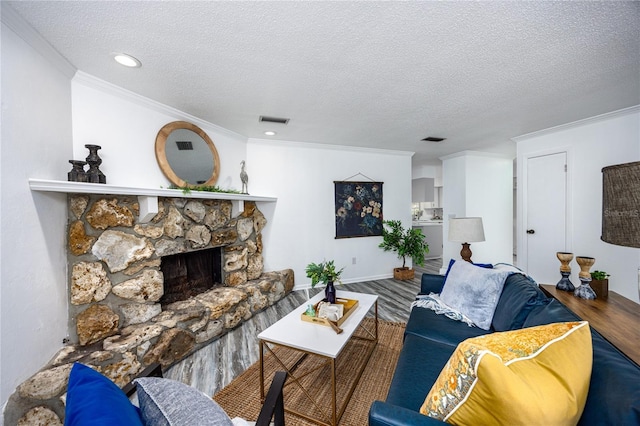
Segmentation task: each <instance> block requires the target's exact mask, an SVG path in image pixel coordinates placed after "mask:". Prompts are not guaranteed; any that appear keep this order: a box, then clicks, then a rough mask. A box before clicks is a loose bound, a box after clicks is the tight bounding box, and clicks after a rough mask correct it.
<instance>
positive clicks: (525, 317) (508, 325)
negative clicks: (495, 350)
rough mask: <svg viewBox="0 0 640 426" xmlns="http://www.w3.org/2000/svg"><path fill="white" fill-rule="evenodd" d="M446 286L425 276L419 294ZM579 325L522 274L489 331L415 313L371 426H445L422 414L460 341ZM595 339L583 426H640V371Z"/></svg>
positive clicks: (510, 283)
mask: <svg viewBox="0 0 640 426" xmlns="http://www.w3.org/2000/svg"><path fill="white" fill-rule="evenodd" d="M443 285H444V277H443V276H440V275H431V274H424V275H423V276H422V283H421V292H420V293H421V294H429V293H440V292H441V290H442V288H443ZM579 320H580V319H579V318H578V317H576V316H575V315H574V314H573V313H572V312H571V311H569V310H568V309H567V308H566V307H565V306H564V305H562V304H561V303H559V302H558V301H557V300H555V299H548V298H547V297H545V295H544V293H542V291H541V290H540V289H539V288H538V287H537V285H536V284H535V283H533V282H532V281H531V280H529V279H528V278H527V277H525V276H524V275H522V274H513V275H510V276H509V277H508V278H507V279H506V281H505V284H504V287H503V290H502V293H501V295H500V298H499V300H498V304H497V307H496V310H495V313H494V316H493V321H492V324H491V329H490V330H482V329H480V328H475V327H469V326H468V325H467V324H464V323H462V322H459V321H455V320H452V319H449V318H447V317H445V316H444V315H437V314H435V313H434V312H433V311H431V310H429V309H424V308H414V309H413V310H412V312H411V315H410V317H409V321H408V322H407V327H406V332H405V339H404V344H403V347H402V351H401V353H400V357H399V360H398V363H397V365H396V370H395V373H394V376H393V380H392V382H391V386H390V389H389V393H388V395H387V399H386V401H385V402H382V401H375V402H374V403H373V404H372V406H371V409H370V411H369V425H372V426H383V425H385V426H389V425H435V424H443V423H442V422H441V421H440V420H437V419H434V418H431V417H427V416H425V415H422V414H420V412H419V410H420V407H421V405H422V404H423V402H424V400H425V398H426V396H427V394H428V393H429V390H430V389H431V387H432V385H433V384H434V382H435V381H436V379H437V378H438V376H439V374H440V371H441V370H442V368H443V367H444V366H445V364H446V363H447V361H448V360H449V357H450V356H451V355H452V353H453V352H454V350H455V349H456V346H457V345H458V343H460V342H461V341H463V340H465V339H467V338H471V337H476V336H480V335H483V334H487V333H492V332H495V331H508V330H515V329H520V328H524V327H532V326H536V325H543V324H551V323H556V322H569V321H579ZM591 338H592V346H593V365H592V373H591V380H590V384H589V392H588V394H587V400H586V405H585V408H584V411H583V413H582V416H581V417H580V420H579V422H578V424H579V425H640V367H639V366H638V365H637V364H635V363H634V362H633V361H632V360H630V359H629V358H627V357H626V356H625V355H624V354H622V353H621V352H620V351H619V350H618V349H616V348H615V347H614V346H613V345H611V344H610V343H609V342H608V341H606V340H605V339H604V338H603V337H602V336H601V335H600V334H598V333H597V332H596V331H595V330H593V329H591ZM638 344H640V342H639V343H638ZM559 397H561V396H559Z"/></svg>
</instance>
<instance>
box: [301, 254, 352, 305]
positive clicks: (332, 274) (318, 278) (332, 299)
mask: <svg viewBox="0 0 640 426" xmlns="http://www.w3.org/2000/svg"><path fill="white" fill-rule="evenodd" d="M342 271H344V268H342V269H340V270H339V271H336V266H335V265H334V263H333V260H329V261H326V260H325V261H324V262H322V263H318V264H316V263H310V264H308V265H307V269H306V270H305V272H306V273H307V277H308V278H311V288H314V287H315V286H316V284H318V283H324V284H325V285H326V287H325V290H324V294H325V297H326V298H327V302H329V303H336V288H335V287H334V286H333V284H334V283H338V284H340V283H341V281H340V275H341V274H342Z"/></svg>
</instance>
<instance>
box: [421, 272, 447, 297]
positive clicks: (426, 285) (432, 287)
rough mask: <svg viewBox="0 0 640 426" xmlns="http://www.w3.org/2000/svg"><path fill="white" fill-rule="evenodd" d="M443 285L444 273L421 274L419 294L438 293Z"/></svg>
mask: <svg viewBox="0 0 640 426" xmlns="http://www.w3.org/2000/svg"><path fill="white" fill-rule="evenodd" d="M442 287H444V275H435V274H422V280H421V281H420V294H429V293H440V292H441V291H442Z"/></svg>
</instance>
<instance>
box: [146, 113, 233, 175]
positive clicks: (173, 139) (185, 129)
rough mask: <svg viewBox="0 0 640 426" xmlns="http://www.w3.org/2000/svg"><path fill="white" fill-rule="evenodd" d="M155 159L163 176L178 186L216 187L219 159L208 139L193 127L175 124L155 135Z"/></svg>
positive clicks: (180, 123) (201, 131) (179, 122)
mask: <svg viewBox="0 0 640 426" xmlns="http://www.w3.org/2000/svg"><path fill="white" fill-rule="evenodd" d="M156 159H157V160H158V166H160V169H161V170H162V173H164V175H165V176H166V177H167V179H169V181H171V183H173V184H174V185H177V186H179V187H185V186H200V185H207V186H211V185H215V183H216V181H217V180H218V175H219V174H220V157H218V151H217V150H216V147H215V145H213V142H212V141H211V139H210V138H209V136H208V135H207V134H206V133H205V132H204V131H203V130H202V129H201V128H200V127H198V126H196V125H195V124H191V123H188V122H186V121H174V122H172V123H169V124H167V125H166V126H164V127H163V128H162V129H160V131H159V132H158V136H157V137H156Z"/></svg>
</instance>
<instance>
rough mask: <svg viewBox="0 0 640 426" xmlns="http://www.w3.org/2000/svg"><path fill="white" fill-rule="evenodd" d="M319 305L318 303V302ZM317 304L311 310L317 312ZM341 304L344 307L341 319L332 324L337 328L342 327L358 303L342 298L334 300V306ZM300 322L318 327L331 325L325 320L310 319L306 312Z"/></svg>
mask: <svg viewBox="0 0 640 426" xmlns="http://www.w3.org/2000/svg"><path fill="white" fill-rule="evenodd" d="M318 303H320V302H318ZM318 303H316V304H315V305H314V307H313V309H314V310H315V311H316V312H318ZM338 303H339V304H341V305H344V311H343V314H342V318H340V319H339V320H338V321H334V324H337V325H338V327H339V326H341V325H342V323H344V321H345V320H346V319H347V318H349V316H350V315H351V314H352V313H353V311H355V310H356V307H357V306H358V301H357V300H355V299H343V298H337V299H336V304H338ZM301 317H302V321H307V322H313V323H316V324H320V325H324V326H326V327H331V324H329V320H328V319H326V318H318V317H312V316H309V315H307V313H306V312H304V313H303V314H302V315H301Z"/></svg>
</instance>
